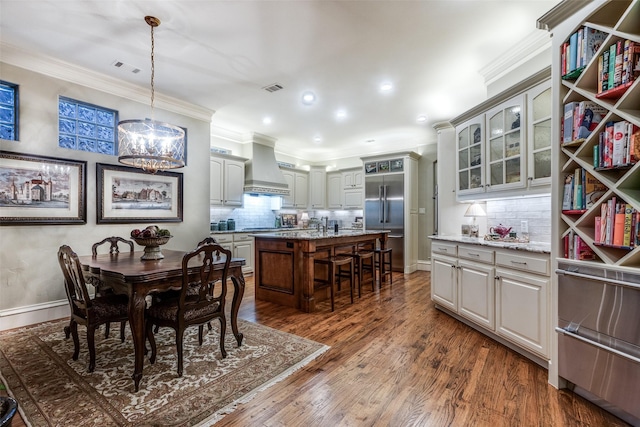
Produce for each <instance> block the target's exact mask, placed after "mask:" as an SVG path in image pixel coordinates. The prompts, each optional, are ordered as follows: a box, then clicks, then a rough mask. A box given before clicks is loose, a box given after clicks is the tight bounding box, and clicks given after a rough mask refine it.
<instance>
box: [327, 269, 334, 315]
mask: <svg viewBox="0 0 640 427" xmlns="http://www.w3.org/2000/svg"><path fill="white" fill-rule="evenodd" d="M327 272H328V274H329V277H328V279H329V281H330V283H331V292H330V294H331V311H333V310H334V309H335V305H336V296H335V287H336V273H335V271H333V264H331V263H329V265H327Z"/></svg>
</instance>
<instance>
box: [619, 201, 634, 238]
mask: <svg viewBox="0 0 640 427" xmlns="http://www.w3.org/2000/svg"><path fill="white" fill-rule="evenodd" d="M634 218H635V215H634V209H633V206H631V205H630V204H628V203H627V204H626V205H625V206H624V231H623V235H622V246H631V245H632V241H631V236H632V230H633V220H634Z"/></svg>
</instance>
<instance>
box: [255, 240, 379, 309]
mask: <svg viewBox="0 0 640 427" xmlns="http://www.w3.org/2000/svg"><path fill="white" fill-rule="evenodd" d="M387 233H388V231H379V230H376V231H366V230H341V231H339V232H338V233H334V232H328V233H323V232H321V231H320V232H318V231H315V230H306V229H302V230H297V231H286V232H274V233H264V234H255V235H253V237H254V238H255V274H254V281H255V289H256V299H257V300H261V301H269V302H273V303H277V304H281V305H285V306H288V307H294V308H297V309H298V310H301V311H304V312H306V313H311V312H313V311H315V309H316V300H318V299H319V300H321V299H325V298H326V297H327V295H326V292H327V291H326V289H322V290H320V291H316V290H315V289H314V277H315V274H316V271H315V267H314V260H315V259H316V258H327V257H329V256H333V255H336V254H339V253H350V252H351V251H352V249H353V247H354V246H356V245H359V244H371V245H376V244H377V245H378V246H379V247H380V248H382V249H384V248H385V247H386V244H387Z"/></svg>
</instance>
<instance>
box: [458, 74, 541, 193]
mask: <svg viewBox="0 0 640 427" xmlns="http://www.w3.org/2000/svg"><path fill="white" fill-rule="evenodd" d="M550 76H551V70H550V68H546V69H544V70H541V71H539V72H537V73H536V74H534V75H532V76H531V77H529V78H527V79H525V80H523V81H521V82H520V83H518V84H516V85H514V86H512V87H511V88H509V89H507V90H505V91H504V92H501V93H499V94H498V95H496V96H494V97H492V98H490V99H488V100H486V101H485V102H483V103H481V104H479V105H477V106H476V107H474V108H472V109H471V110H469V111H467V112H465V113H463V114H461V115H460V116H458V117H456V118H454V119H452V120H451V123H452V124H453V125H454V126H455V129H456V154H457V158H456V177H455V179H456V200H457V201H469V200H479V199H482V200H486V199H495V198H502V197H513V196H521V195H522V194H523V193H525V194H541V193H548V192H549V191H550V184H551V182H550V179H549V177H550V172H551V171H550V169H551V155H550V154H551V140H550V138H551V135H552V134H551V131H550V126H551V102H550V101H551V99H552V98H551V96H550V91H547V90H548V89H549V87H550V84H551V82H550ZM451 176H452V177H453V175H451Z"/></svg>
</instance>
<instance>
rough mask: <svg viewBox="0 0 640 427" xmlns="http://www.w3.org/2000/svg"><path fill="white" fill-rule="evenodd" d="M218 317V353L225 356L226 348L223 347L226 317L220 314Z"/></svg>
mask: <svg viewBox="0 0 640 427" xmlns="http://www.w3.org/2000/svg"><path fill="white" fill-rule="evenodd" d="M219 319H220V353H222V358H223V359H224V358H226V357H227V350H225V348H224V336H225V334H226V332H227V319H226V317H224V316H222V317H220V318H219Z"/></svg>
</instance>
